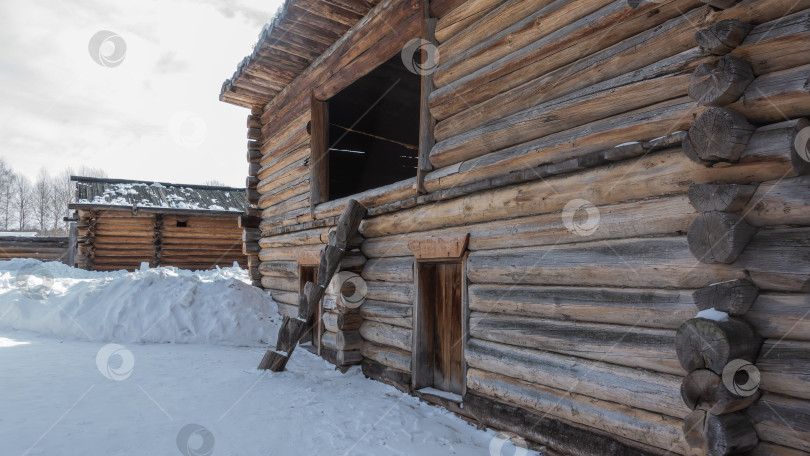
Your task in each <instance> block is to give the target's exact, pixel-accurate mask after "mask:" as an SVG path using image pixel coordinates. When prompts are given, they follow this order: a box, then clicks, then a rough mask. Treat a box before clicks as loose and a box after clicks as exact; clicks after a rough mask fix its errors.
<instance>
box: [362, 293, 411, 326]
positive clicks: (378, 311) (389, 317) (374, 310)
mask: <svg viewBox="0 0 810 456" xmlns="http://www.w3.org/2000/svg"><path fill="white" fill-rule="evenodd" d="M360 315H362V316H363V318H364V319H366V320H369V321H376V322H379V323H386V324H389V325H394V326H401V327H403V328H412V327H413V306H411V305H407V304H399V303H394V302H385V301H372V300H369V299H367V300H365V301H364V302H363V305H361V306H360Z"/></svg>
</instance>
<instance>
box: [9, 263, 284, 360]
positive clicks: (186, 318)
mask: <svg viewBox="0 0 810 456" xmlns="http://www.w3.org/2000/svg"><path fill="white" fill-rule="evenodd" d="M248 281H249V279H248V277H247V272H246V271H244V270H242V269H239V268H223V269H215V270H210V271H195V272H192V271H187V270H182V269H176V268H172V267H161V268H155V269H144V270H140V271H135V272H132V273H130V272H127V271H116V272H91V271H84V270H80V269H75V268H70V267H68V266H65V265H64V264H61V263H42V262H40V261H37V260H23V259H14V260H11V261H2V262H0V328H12V329H20V330H30V331H36V332H38V333H45V334H52V335H55V336H59V337H70V338H77V339H85V340H92V341H96V342H102V341H106V342H113V341H114V342H121V343H123V342H153V343H162V342H176V343H213V344H224V345H266V344H268V343H271V342H274V341H275V335H276V334H277V332H278V323H279V322H278V320H279V318H278V310H277V307H276V304H275V302H273V301H272V299H270V297H269V294H267V293H265V292H263V291H261V290H259V289H257V288H255V287H252V286H250V284H249V283H248Z"/></svg>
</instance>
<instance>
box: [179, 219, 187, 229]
mask: <svg viewBox="0 0 810 456" xmlns="http://www.w3.org/2000/svg"><path fill="white" fill-rule="evenodd" d="M177 226H178V227H179V228H185V227H187V226H188V221H183V222H181V221H180V220H178V221H177Z"/></svg>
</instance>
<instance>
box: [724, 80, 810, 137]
mask: <svg viewBox="0 0 810 456" xmlns="http://www.w3.org/2000/svg"><path fill="white" fill-rule="evenodd" d="M808 84H810V65H803V66H800V67H796V68H790V69H787V70H782V71H776V72H773V73H768V74H764V75H762V76H760V77H758V78H756V79H755V80H754V81H753V82H752V83H751V84H750V85H749V86H748V88H747V89H746V90H745V93H744V94H743V96H742V98H740V100H739V101H737V102H736V103H733V104H730V105H728V106H727V107H728V108H729V109H733V110H735V111H738V112H740V113H742V114H743V115H744V116H745V117H747V118H748V120H749V121H750V122H752V123H755V124H758V125H764V124H768V123H771V122H780V121H783V120H788V119H795V118H797V117H806V116H810V91H808V90H807V86H808Z"/></svg>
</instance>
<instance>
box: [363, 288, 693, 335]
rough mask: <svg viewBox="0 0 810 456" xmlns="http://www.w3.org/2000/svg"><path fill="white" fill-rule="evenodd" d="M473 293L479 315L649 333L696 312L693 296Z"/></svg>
mask: <svg viewBox="0 0 810 456" xmlns="http://www.w3.org/2000/svg"><path fill="white" fill-rule="evenodd" d="M467 293H468V300H469V307H470V310H472V311H474V312H482V313H489V314H496V315H497V314H505V315H514V316H524V317H539V318H548V319H554V320H574V321H583V322H592V323H611V324H617V325H625V326H641V327H646V328H662V329H677V328H678V326H680V325H681V324H682V323H683V322H684V321H685V320H687V319H689V318H691V317H692V316H694V315H695V312H696V310H695V307H694V305H693V304H692V298H691V296H690V293H689V291H688V290H642V289H632V288H583V287H542V286H530V285H518V286H515V285H477V284H473V285H470V286H469V288H468V292H467ZM361 310H362V308H361Z"/></svg>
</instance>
